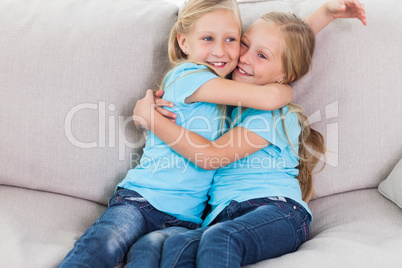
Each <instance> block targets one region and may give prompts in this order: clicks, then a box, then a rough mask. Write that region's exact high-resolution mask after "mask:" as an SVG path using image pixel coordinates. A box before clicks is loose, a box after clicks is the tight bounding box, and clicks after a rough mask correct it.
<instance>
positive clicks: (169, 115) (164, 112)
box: [156, 107, 177, 120]
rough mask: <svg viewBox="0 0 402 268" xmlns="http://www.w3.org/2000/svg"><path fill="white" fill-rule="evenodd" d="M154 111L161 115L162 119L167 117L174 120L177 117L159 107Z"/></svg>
mask: <svg viewBox="0 0 402 268" xmlns="http://www.w3.org/2000/svg"><path fill="white" fill-rule="evenodd" d="M156 111H157V112H158V113H160V114H161V115H163V116H164V117H167V118H169V119H173V120H174V119H175V118H177V115H176V114H175V113H172V112H171V111H168V110H166V109H163V108H161V107H156Z"/></svg>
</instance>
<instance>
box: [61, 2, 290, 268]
mask: <svg viewBox="0 0 402 268" xmlns="http://www.w3.org/2000/svg"><path fill="white" fill-rule="evenodd" d="M211 22H213V23H211ZM241 25H242V24H241V19H240V15H239V10H238V6H237V3H236V1H235V0H215V1H211V0H190V1H189V2H188V3H187V4H186V6H185V8H184V9H183V11H182V14H181V15H180V19H179V20H178V22H177V23H176V25H175V28H174V29H173V31H172V38H171V40H173V41H172V44H170V55H171V58H172V59H173V60H174V61H179V60H180V59H182V58H185V59H187V60H191V61H193V62H200V63H202V64H204V65H200V64H195V63H192V62H185V63H181V64H177V65H176V66H175V67H174V68H173V69H172V70H171V71H170V72H169V73H168V74H167V75H166V77H165V78H164V80H163V85H162V87H163V88H164V89H165V92H166V93H165V98H166V99H167V100H169V101H172V102H174V103H175V104H176V110H175V112H176V113H177V114H178V115H179V117H178V118H177V120H176V121H177V124H178V125H180V126H183V127H185V128H187V129H190V130H194V131H195V132H196V133H199V134H200V135H202V136H203V137H204V138H206V139H208V140H214V139H216V138H217V137H218V133H219V124H220V118H221V116H220V109H218V106H217V105H216V104H229V105H236V104H237V101H238V100H239V99H241V100H243V105H245V106H247V107H254V108H258V109H271V110H275V109H278V108H280V107H281V106H283V105H285V104H287V103H289V102H290V100H291V97H292V91H291V89H290V87H289V86H286V85H279V84H278V85H251V84H246V83H241V82H235V81H231V80H226V79H221V78H220V77H225V76H226V75H228V74H229V73H230V72H232V71H233V69H234V68H235V67H236V65H237V62H238V57H239V51H240V49H239V46H240V37H241V34H242V30H241V27H242V26H241ZM172 47H174V48H175V49H173V48H172ZM205 65H208V66H210V67H211V68H213V69H214V72H212V71H211V70H210V69H208V68H207V67H206V66H205ZM218 75H219V76H218ZM229 90H230V91H229ZM229 92H230V94H229ZM249 92H252V93H253V96H255V97H250V96H249ZM257 96H258V97H257ZM261 97H262V98H263V99H264V101H262V100H261ZM212 101H213V102H214V104H213V103H208V102H212ZM215 103H216V104H215ZM214 174H215V171H208V170H203V169H201V168H199V167H197V166H196V165H194V164H192V163H191V162H189V161H187V160H185V159H184V158H182V157H181V156H179V155H177V154H176V153H175V152H174V151H172V150H171V149H170V148H169V147H168V146H166V144H164V143H163V142H162V141H161V140H160V139H158V138H157V137H155V136H154V135H153V134H152V133H148V135H147V141H146V145H145V148H144V153H143V156H142V158H141V161H140V165H138V166H137V167H136V168H135V169H132V170H130V171H128V173H127V176H126V178H125V179H124V180H123V181H122V182H121V183H120V184H119V185H118V186H117V189H116V191H115V193H114V195H113V196H112V197H111V199H110V201H109V205H108V208H107V209H106V210H105V211H104V213H103V214H102V215H101V216H100V217H99V219H98V220H97V221H96V222H95V223H94V224H93V225H92V226H91V227H90V228H89V229H88V230H87V231H86V232H85V233H84V234H83V236H82V237H81V238H80V239H79V240H78V241H77V242H76V243H75V245H74V248H73V249H72V250H71V251H70V252H69V253H68V255H67V256H66V257H65V259H64V260H63V262H62V263H61V264H60V267H69V268H70V267H75V266H80V267H82V266H89V267H113V266H114V265H116V264H117V263H119V262H121V261H122V260H123V259H124V257H125V255H126V254H127V252H128V251H129V249H130V248H131V246H132V245H133V244H134V243H135V242H136V240H137V239H138V238H139V237H141V236H143V235H144V234H146V233H149V232H152V231H155V230H160V229H163V228H166V227H169V226H179V227H185V228H188V229H194V228H196V227H198V226H199V224H200V223H201V221H202V220H201V216H202V213H203V210H204V208H205V205H206V201H207V192H208V190H209V187H210V185H211V183H212V178H213V175H214ZM130 256H132V255H130ZM134 258H135V256H134ZM131 261H132V260H131V259H130V258H129V259H128V260H127V264H128V265H130V263H131Z"/></svg>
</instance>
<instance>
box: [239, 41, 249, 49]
mask: <svg viewBox="0 0 402 268" xmlns="http://www.w3.org/2000/svg"><path fill="white" fill-rule="evenodd" d="M240 43H241V45H242V46H244V47H247V48H248V46H247V45H246V43H244V42H243V41H241V42H240Z"/></svg>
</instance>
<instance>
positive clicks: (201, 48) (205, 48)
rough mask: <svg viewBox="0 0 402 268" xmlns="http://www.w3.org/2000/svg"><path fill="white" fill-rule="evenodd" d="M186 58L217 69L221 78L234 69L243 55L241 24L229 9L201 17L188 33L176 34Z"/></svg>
mask: <svg viewBox="0 0 402 268" xmlns="http://www.w3.org/2000/svg"><path fill="white" fill-rule="evenodd" d="M177 41H178V43H179V45H180V48H181V49H182V50H183V52H185V53H187V59H189V60H193V61H197V62H205V63H208V64H210V65H212V66H214V67H215V68H216V70H217V72H218V74H219V75H222V76H226V75H228V74H229V73H230V72H232V71H233V70H234V68H235V67H236V65H237V63H238V59H239V52H240V29H239V23H238V21H237V20H236V18H235V16H234V14H233V12H232V11H230V10H226V9H219V10H215V11H212V12H209V13H206V14H205V15H203V16H202V17H201V18H199V19H198V20H197V22H196V24H195V27H194V29H193V30H192V31H191V32H190V33H188V34H182V33H178V34H177Z"/></svg>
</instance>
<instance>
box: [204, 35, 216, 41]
mask: <svg viewBox="0 0 402 268" xmlns="http://www.w3.org/2000/svg"><path fill="white" fill-rule="evenodd" d="M202 40H204V41H212V40H213V39H212V37H211V36H207V37H204V38H203V39H202Z"/></svg>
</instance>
